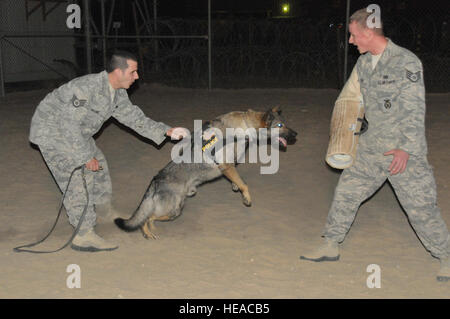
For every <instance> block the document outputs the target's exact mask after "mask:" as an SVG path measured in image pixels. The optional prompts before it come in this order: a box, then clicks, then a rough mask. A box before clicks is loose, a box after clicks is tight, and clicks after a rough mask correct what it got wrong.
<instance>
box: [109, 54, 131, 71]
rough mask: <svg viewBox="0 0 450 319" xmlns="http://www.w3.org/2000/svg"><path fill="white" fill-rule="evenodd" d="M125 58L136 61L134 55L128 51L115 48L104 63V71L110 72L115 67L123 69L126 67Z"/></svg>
mask: <svg viewBox="0 0 450 319" xmlns="http://www.w3.org/2000/svg"><path fill="white" fill-rule="evenodd" d="M127 60H132V61H135V62H137V58H136V56H135V55H134V54H133V53H131V52H128V51H122V50H117V51H114V52H113V53H112V54H111V57H110V58H109V60H108V63H107V65H106V72H108V73H111V72H112V71H114V70H115V69H117V68H119V69H121V70H122V71H124V70H125V69H126V68H128V63H127Z"/></svg>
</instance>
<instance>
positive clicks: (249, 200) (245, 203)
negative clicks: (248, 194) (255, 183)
mask: <svg viewBox="0 0 450 319" xmlns="http://www.w3.org/2000/svg"><path fill="white" fill-rule="evenodd" d="M242 202H243V203H244V205H245V206H247V207H250V206H252V201H251V199H248V198H244V199H243V200H242Z"/></svg>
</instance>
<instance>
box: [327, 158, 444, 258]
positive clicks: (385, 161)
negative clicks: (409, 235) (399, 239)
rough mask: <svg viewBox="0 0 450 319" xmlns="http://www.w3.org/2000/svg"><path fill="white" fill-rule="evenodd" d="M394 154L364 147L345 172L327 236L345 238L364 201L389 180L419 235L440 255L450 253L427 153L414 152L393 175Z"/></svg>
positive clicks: (333, 238) (425, 243) (428, 246)
mask: <svg viewBox="0 0 450 319" xmlns="http://www.w3.org/2000/svg"><path fill="white" fill-rule="evenodd" d="M392 159H393V157H392V156H384V155H383V151H381V152H379V153H378V152H376V153H374V152H371V151H362V150H361V151H360V150H358V154H357V157H356V161H355V164H354V165H353V166H351V167H349V168H347V169H345V170H344V171H343V172H342V175H341V177H340V179H339V182H338V185H337V187H336V190H335V194H334V199H333V202H332V204H331V208H330V211H329V213H328V218H327V222H326V226H325V229H324V232H323V237H325V238H330V239H332V240H334V241H337V242H342V241H343V240H344V237H345V235H346V234H347V232H348V231H349V229H350V227H351V225H352V223H353V221H354V219H355V216H356V212H357V210H358V208H359V206H360V205H361V203H362V202H363V201H365V200H366V199H367V198H369V197H370V196H371V195H372V194H374V193H375V192H376V191H377V190H378V189H379V188H380V187H381V186H382V185H383V183H384V182H385V181H386V179H388V180H389V182H390V183H391V185H392V187H393V188H394V191H395V193H396V195H397V198H398V199H399V201H400V204H401V205H402V207H403V208H404V210H405V211H406V214H407V216H408V219H409V222H410V223H411V225H412V227H413V228H414V231H415V232H416V234H417V236H418V237H419V239H420V240H421V242H422V243H423V245H424V246H425V248H426V249H427V250H428V251H430V252H431V254H432V255H433V256H435V257H437V258H445V257H447V256H450V235H449V231H448V228H447V225H446V224H445V221H444V220H443V219H442V217H441V213H440V210H439V208H438V206H437V199H436V184H435V180H434V176H433V171H432V168H431V167H430V165H429V164H428V161H427V159H426V157H425V156H423V157H415V156H410V158H409V160H408V164H407V168H406V170H405V171H404V172H403V173H401V174H396V175H392V176H390V175H389V171H388V168H389V165H390V164H391V162H392Z"/></svg>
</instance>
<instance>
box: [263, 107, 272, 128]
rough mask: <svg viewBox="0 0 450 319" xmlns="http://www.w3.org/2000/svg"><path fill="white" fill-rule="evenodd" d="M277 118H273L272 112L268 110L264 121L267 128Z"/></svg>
mask: <svg viewBox="0 0 450 319" xmlns="http://www.w3.org/2000/svg"><path fill="white" fill-rule="evenodd" d="M274 118H275V117H274V116H273V112H272V110H268V111H267V112H265V113H264V115H263V117H262V120H263V122H264V123H265V124H266V126H270V125H269V124H270V123H271V122H272V121H273V119H274Z"/></svg>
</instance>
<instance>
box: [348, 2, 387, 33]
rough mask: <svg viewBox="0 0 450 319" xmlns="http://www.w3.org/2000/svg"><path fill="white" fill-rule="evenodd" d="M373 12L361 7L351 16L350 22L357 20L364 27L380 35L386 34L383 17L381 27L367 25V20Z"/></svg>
mask: <svg viewBox="0 0 450 319" xmlns="http://www.w3.org/2000/svg"><path fill="white" fill-rule="evenodd" d="M371 14H372V12H371V11H369V12H367V8H363V9H359V10H358V11H356V12H355V13H353V14H352V15H351V16H350V19H349V24H350V23H352V22H356V23H358V24H359V25H360V26H361V27H363V28H364V29H371V30H373V31H374V32H375V33H376V34H378V35H384V33H383V22H382V21H381V18H380V24H381V27H380V28H374V27H369V26H368V25H367V20H368V18H369V16H370V15H371Z"/></svg>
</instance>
